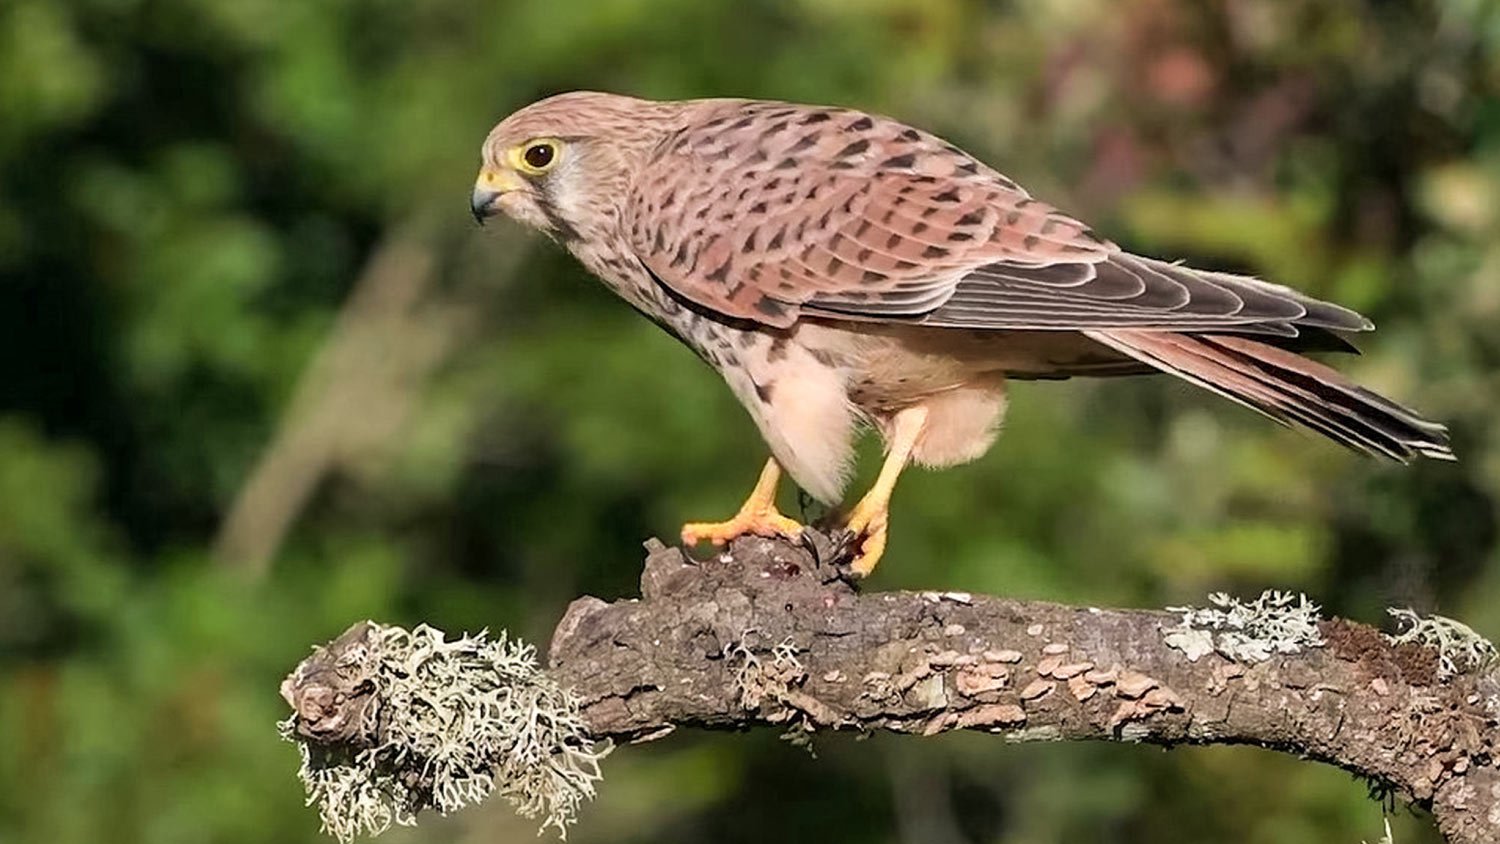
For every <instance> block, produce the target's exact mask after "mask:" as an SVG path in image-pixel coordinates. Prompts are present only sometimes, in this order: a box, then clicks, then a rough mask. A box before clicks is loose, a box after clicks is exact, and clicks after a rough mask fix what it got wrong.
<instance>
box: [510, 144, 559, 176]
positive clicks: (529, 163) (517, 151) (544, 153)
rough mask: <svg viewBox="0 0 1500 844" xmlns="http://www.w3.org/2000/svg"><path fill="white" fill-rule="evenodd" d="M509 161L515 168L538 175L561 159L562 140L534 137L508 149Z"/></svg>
mask: <svg viewBox="0 0 1500 844" xmlns="http://www.w3.org/2000/svg"><path fill="white" fill-rule="evenodd" d="M509 157H510V163H511V166H512V167H514V168H516V170H518V171H520V172H522V173H525V174H527V175H530V176H540V175H542V174H543V173H545V172H547V171H548V170H551V169H552V168H553V167H556V166H557V162H558V161H560V160H562V141H559V140H556V139H554V138H535V139H533V140H530V141H527V142H526V143H524V144H521V145H520V146H517V147H512V148H511V150H510V156H509Z"/></svg>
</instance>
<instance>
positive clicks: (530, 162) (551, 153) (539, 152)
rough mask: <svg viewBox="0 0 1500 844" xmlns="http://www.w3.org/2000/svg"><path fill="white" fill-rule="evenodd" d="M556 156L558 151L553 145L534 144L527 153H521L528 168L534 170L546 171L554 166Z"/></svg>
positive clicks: (527, 149) (528, 148)
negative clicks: (550, 166)
mask: <svg viewBox="0 0 1500 844" xmlns="http://www.w3.org/2000/svg"><path fill="white" fill-rule="evenodd" d="M556 156H557V149H556V147H554V146H552V145H551V144H532V145H531V146H529V147H527V148H526V151H525V152H523V153H521V158H522V159H523V160H525V162H526V166H528V167H531V168H532V169H534V170H544V169H546V168H547V167H548V166H549V165H551V164H552V160H553V159H554V158H555V157H556Z"/></svg>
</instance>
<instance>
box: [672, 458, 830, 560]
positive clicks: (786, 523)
mask: <svg viewBox="0 0 1500 844" xmlns="http://www.w3.org/2000/svg"><path fill="white" fill-rule="evenodd" d="M780 480H781V464H779V463H777V462H776V458H774V457H773V458H771V459H769V460H767V461H766V467H765V468H764V469H761V470H760V480H758V481H756V482H755V489H753V490H751V491H750V497H749V498H747V499H745V503H744V504H742V505H740V511H739V512H738V513H736V514H735V515H734V518H732V519H730V520H729V521H727V522H688V523H687V524H685V525H683V526H682V544H684V545H696V544H698V543H699V542H701V541H703V540H705V539H707V540H708V541H709V542H712V543H713V544H715V545H723V544H724V543H726V542H728V541H729V540H731V539H734V538H736V537H739V536H744V535H745V534H747V533H753V534H756V535H758V536H784V537H786V538H787V539H792V540H796V539H799V538H801V536H802V525H801V524H800V523H799V522H798V521H797V520H796V519H793V518H790V517H788V516H783V515H782V514H781V511H779V510H777V509H776V484H777V482H778V481H780Z"/></svg>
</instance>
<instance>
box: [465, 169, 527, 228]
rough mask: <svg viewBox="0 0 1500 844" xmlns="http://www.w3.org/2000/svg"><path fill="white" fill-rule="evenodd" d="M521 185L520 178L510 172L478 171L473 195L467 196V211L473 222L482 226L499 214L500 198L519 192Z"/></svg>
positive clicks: (495, 170) (496, 170)
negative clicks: (471, 215)
mask: <svg viewBox="0 0 1500 844" xmlns="http://www.w3.org/2000/svg"><path fill="white" fill-rule="evenodd" d="M523 184H524V183H523V182H522V181H521V178H520V177H519V176H517V175H516V174H515V173H513V172H511V171H510V170H498V169H496V168H493V167H486V168H484V169H483V170H480V171H479V179H478V180H477V181H475V183H474V193H473V194H471V195H470V196H469V211H470V212H471V213H473V215H474V222H476V223H478V224H479V225H481V226H482V225H484V221H485V220H487V219H489V218H490V217H493V216H495V215H496V214H498V213H500V197H502V196H504V195H505V194H507V193H510V192H511V191H513V190H519V189H520V188H521V186H522V185H523Z"/></svg>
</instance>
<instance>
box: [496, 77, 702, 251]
mask: <svg viewBox="0 0 1500 844" xmlns="http://www.w3.org/2000/svg"><path fill="white" fill-rule="evenodd" d="M673 112H674V107H673V106H672V105H670V104H667V103H656V102H651V101H649V100H638V99H634V98H632V97H622V96H618V95H615V94H600V93H593V92H586V91H579V92H574V93H570V94H559V95H557V96H555V97H550V98H548V99H545V100H541V101H539V102H535V103H532V104H531V105H529V106H526V107H525V108H523V109H521V110H519V111H517V112H515V113H514V114H511V115H510V116H509V117H507V118H505V119H504V120H502V121H500V123H499V125H497V126H496V127H495V128H494V129H492V130H490V134H489V137H488V138H486V139H485V142H484V147H483V149H482V150H481V151H480V156H481V161H482V163H481V166H480V170H479V178H478V180H477V181H476V182H475V184H474V194H473V197H472V200H471V203H470V207H471V209H472V210H473V212H474V219H476V220H478V221H479V222H481V223H483V222H484V220H485V219H486V218H488V217H491V216H494V215H495V214H498V213H501V212H503V213H505V214H506V215H507V216H509V217H511V218H512V219H515V220H518V221H520V222H522V223H525V224H527V225H529V226H533V227H535V228H537V229H540V230H542V231H544V232H546V233H548V234H550V235H552V236H553V237H556V238H558V239H560V240H563V241H569V240H574V239H577V238H579V237H580V236H582V234H583V233H586V232H588V231H589V230H590V229H591V228H593V227H594V226H596V225H598V224H599V223H600V221H601V219H602V218H604V217H609V216H612V214H610V212H611V211H612V210H613V208H614V203H617V202H618V201H619V200H620V198H621V197H622V196H623V194H624V192H625V190H626V188H627V187H628V185H629V181H630V174H631V173H632V172H633V171H634V169H635V167H636V166H637V165H638V163H639V161H640V159H641V158H642V157H643V156H644V155H646V154H647V153H648V152H649V151H650V150H651V149H652V148H653V147H654V146H655V145H656V143H658V142H659V141H660V139H661V138H662V137H663V136H664V133H666V132H668V131H670V129H671V126H672V122H673V121H672V114H673Z"/></svg>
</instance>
